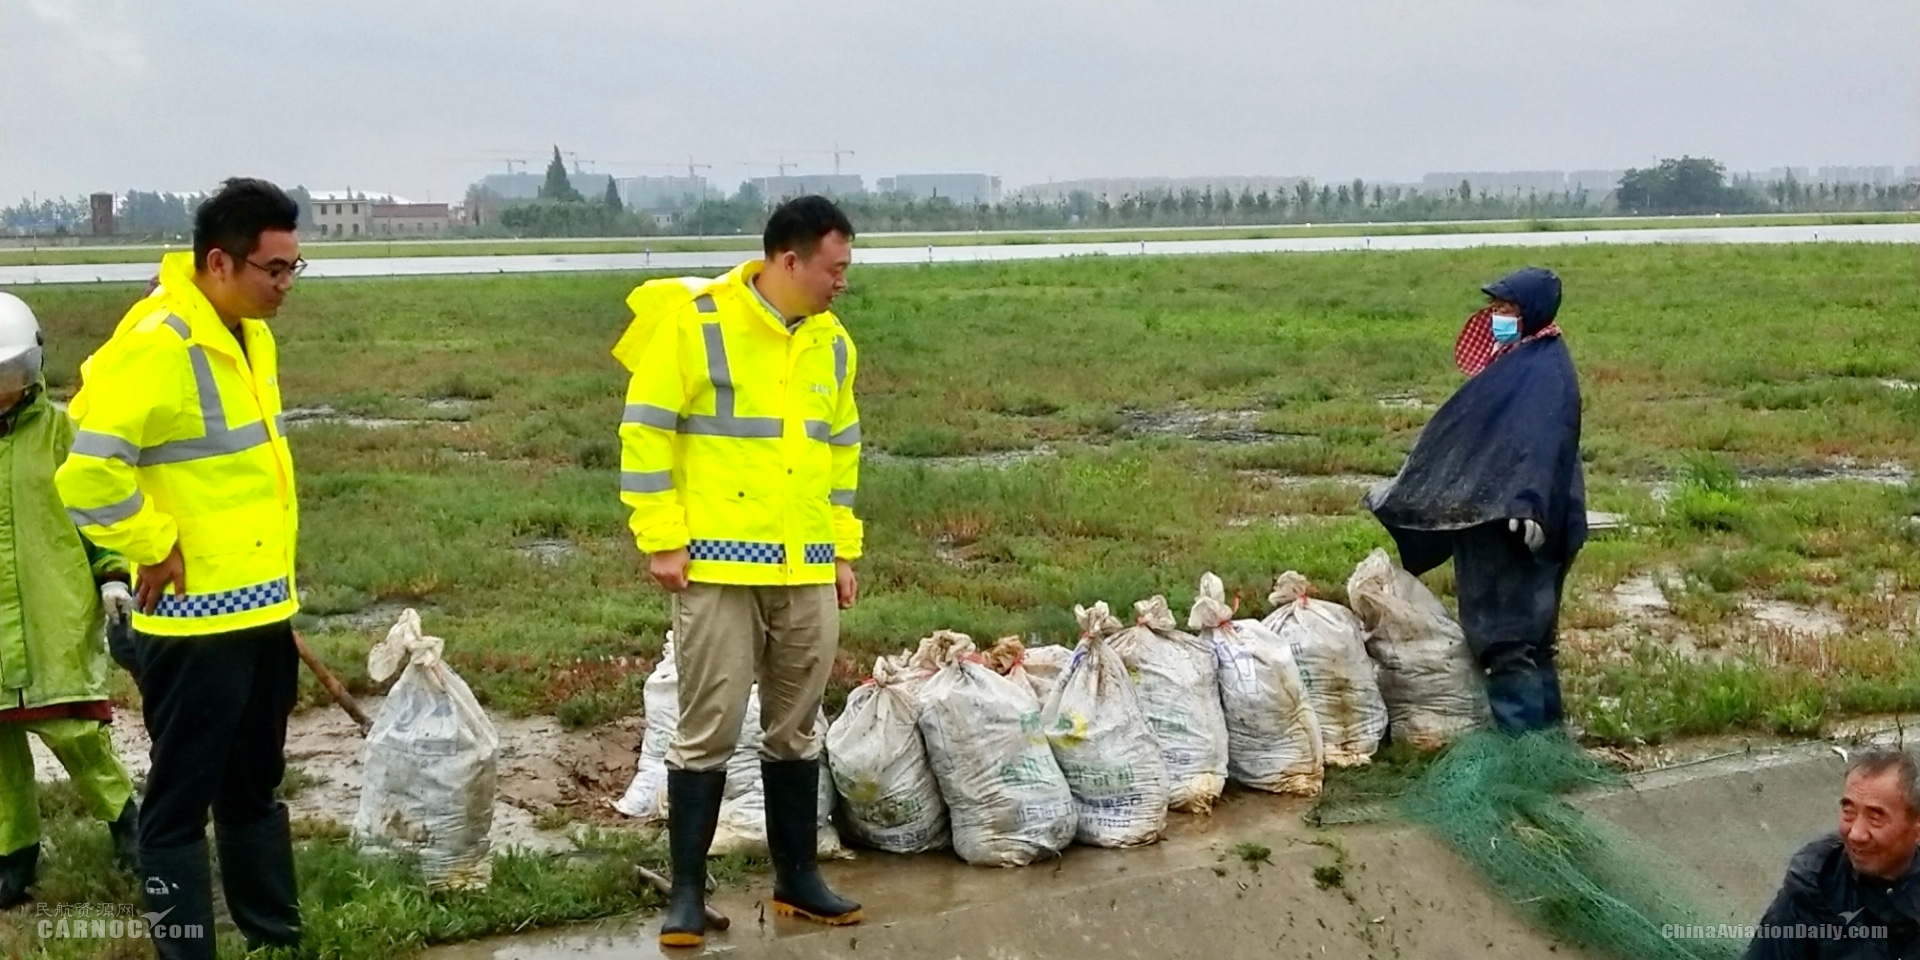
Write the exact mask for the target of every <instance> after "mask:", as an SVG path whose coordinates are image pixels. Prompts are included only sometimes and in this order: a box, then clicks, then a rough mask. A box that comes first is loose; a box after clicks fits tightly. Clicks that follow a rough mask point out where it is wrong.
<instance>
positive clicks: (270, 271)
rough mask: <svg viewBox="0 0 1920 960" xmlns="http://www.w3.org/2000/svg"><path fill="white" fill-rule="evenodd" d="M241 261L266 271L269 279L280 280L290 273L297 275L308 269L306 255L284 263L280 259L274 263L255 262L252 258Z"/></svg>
mask: <svg viewBox="0 0 1920 960" xmlns="http://www.w3.org/2000/svg"><path fill="white" fill-rule="evenodd" d="M241 262H242V263H245V264H246V265H247V266H249V267H252V268H254V269H255V270H259V271H262V272H264V273H266V275H267V279H269V280H278V279H280V278H281V277H284V276H286V275H287V274H289V273H291V274H293V275H294V276H296V277H297V276H299V275H300V274H302V273H305V272H306V269H307V259H306V258H305V257H295V258H293V262H292V263H282V262H280V261H278V260H275V261H274V262H272V263H254V262H253V261H252V260H243V261H241Z"/></svg>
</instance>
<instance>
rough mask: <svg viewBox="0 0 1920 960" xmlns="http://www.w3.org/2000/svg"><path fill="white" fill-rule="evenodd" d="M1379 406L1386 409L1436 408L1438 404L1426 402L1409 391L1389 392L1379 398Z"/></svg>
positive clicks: (1438, 407)
mask: <svg viewBox="0 0 1920 960" xmlns="http://www.w3.org/2000/svg"><path fill="white" fill-rule="evenodd" d="M1380 406H1381V407H1382V408H1383V409H1387V410H1438V409H1440V405H1439V404H1436V403H1428V402H1426V401H1425V400H1422V399H1420V397H1419V396H1417V395H1415V394H1411V393H1391V394H1388V395H1386V396H1384V397H1381V398H1380Z"/></svg>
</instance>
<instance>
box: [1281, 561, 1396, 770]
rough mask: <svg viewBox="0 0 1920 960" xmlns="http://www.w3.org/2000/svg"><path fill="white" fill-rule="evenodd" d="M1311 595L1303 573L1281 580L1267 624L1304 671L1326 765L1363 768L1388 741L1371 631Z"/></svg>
mask: <svg viewBox="0 0 1920 960" xmlns="http://www.w3.org/2000/svg"><path fill="white" fill-rule="evenodd" d="M1312 592H1313V584H1312V583H1310V582H1308V580H1307V578H1306V577H1304V576H1301V575H1300V574H1299V573H1298V572H1295V571H1292V570H1289V571H1287V572H1286V573H1283V574H1281V575H1280V577H1279V579H1278V580H1276V581H1275V582H1274V587H1273V593H1271V594H1269V595H1268V597H1267V600H1268V602H1270V603H1272V604H1273V605H1274V611H1273V612H1272V613H1270V614H1268V615H1267V618H1266V619H1265V620H1264V621H1262V622H1263V623H1265V624H1266V627H1267V629H1269V630H1272V631H1273V632H1274V633H1275V634H1277V635H1279V637H1280V639H1282V640H1284V641H1286V643H1287V649H1288V650H1290V651H1292V652H1293V662H1294V663H1295V664H1297V665H1298V666H1299V667H1300V679H1301V680H1302V681H1304V682H1305V683H1306V685H1307V702H1308V703H1311V704H1312V705H1313V713H1314V716H1315V717H1317V718H1318V719H1319V721H1320V740H1321V742H1322V743H1323V744H1325V745H1326V757H1327V764H1328V765H1329V766H1335V767H1354V766H1359V765H1361V764H1364V763H1367V762H1369V761H1371V760H1372V759H1373V754H1374V751H1376V750H1378V749H1380V740H1381V738H1382V737H1385V736H1386V735H1387V704H1386V701H1384V700H1382V699H1380V684H1379V681H1378V680H1376V679H1375V677H1374V673H1375V667H1374V664H1373V660H1372V658H1370V657H1368V656H1367V639H1366V632H1367V631H1366V626H1365V625H1364V624H1362V623H1361V622H1360V618H1359V617H1357V616H1355V615H1354V613H1353V611H1351V610H1348V609H1347V608H1346V607H1343V606H1341V605H1339V604H1337V603H1334V602H1333V601H1331V600H1316V599H1314V598H1312V597H1311V596H1310V594H1311V593H1312Z"/></svg>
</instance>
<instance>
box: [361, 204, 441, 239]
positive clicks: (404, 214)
mask: <svg viewBox="0 0 1920 960" xmlns="http://www.w3.org/2000/svg"><path fill="white" fill-rule="evenodd" d="M452 228H453V213H452V211H451V210H449V209H448V208H447V205H446V204H444V203H375V204H372V205H371V209H370V214H369V216H368V221H367V232H368V233H372V234H375V235H377V236H382V237H428V236H441V235H443V234H445V233H446V232H447V231H448V230H450V229H452Z"/></svg>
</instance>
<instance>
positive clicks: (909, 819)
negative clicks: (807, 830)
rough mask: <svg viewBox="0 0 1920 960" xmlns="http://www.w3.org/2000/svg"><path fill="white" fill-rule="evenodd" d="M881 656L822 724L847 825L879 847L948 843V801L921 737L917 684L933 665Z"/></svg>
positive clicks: (916, 849) (920, 848)
mask: <svg viewBox="0 0 1920 960" xmlns="http://www.w3.org/2000/svg"><path fill="white" fill-rule="evenodd" d="M906 659H907V658H906V657H904V656H902V657H883V658H881V659H879V660H878V661H876V662H875V663H874V665H873V677H872V678H871V679H869V680H868V681H867V682H866V683H863V684H861V685H860V686H859V687H858V688H856V689H855V690H854V691H853V692H852V693H851V694H848V695H847V708H846V710H845V711H843V712H842V713H841V714H840V716H839V717H838V718H836V719H835V720H834V721H833V723H832V724H830V725H828V727H827V759H828V766H829V767H830V768H831V770H832V773H833V784H834V787H835V788H836V789H837V790H838V791H839V794H840V799H841V801H842V807H841V819H842V822H843V823H844V824H845V825H846V827H847V832H848V833H849V834H851V835H852V837H853V839H855V840H858V841H859V842H861V843H864V844H866V845H867V846H870V847H873V848H874V849H876V850H884V851H886V852H888V853H923V852H926V851H928V850H939V849H942V848H944V847H946V846H947V844H948V831H947V804H946V801H944V800H942V799H941V798H940V783H939V781H938V780H937V779H936V778H935V777H934V775H933V765H932V763H930V762H929V761H928V759H927V747H926V743H925V741H923V740H922V739H921V737H920V727H919V719H920V694H919V688H920V686H921V684H922V683H923V682H924V681H925V680H926V678H927V677H929V676H931V674H930V673H925V672H921V671H917V670H914V669H913V668H910V667H908V666H907V664H906Z"/></svg>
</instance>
